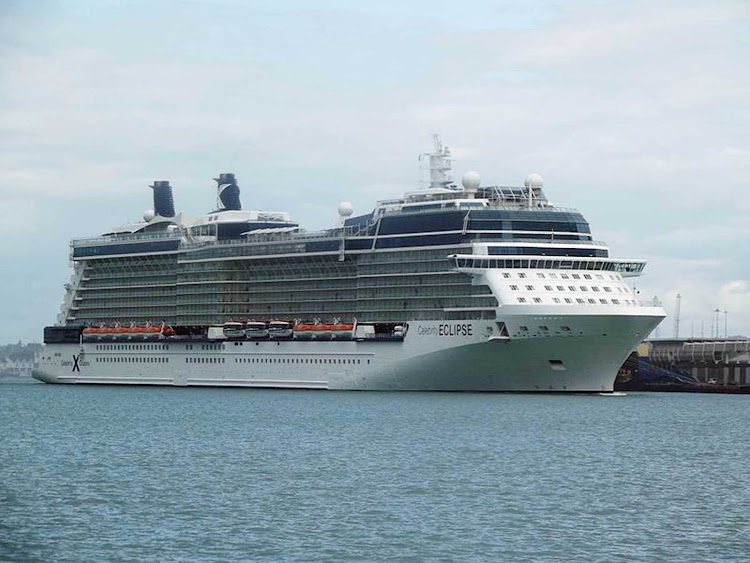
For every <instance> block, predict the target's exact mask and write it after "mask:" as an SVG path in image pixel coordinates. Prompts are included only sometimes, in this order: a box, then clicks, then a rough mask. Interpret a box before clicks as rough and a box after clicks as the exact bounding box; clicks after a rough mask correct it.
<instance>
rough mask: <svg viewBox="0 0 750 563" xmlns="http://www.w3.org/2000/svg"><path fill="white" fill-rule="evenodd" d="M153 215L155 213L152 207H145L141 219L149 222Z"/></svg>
mask: <svg viewBox="0 0 750 563" xmlns="http://www.w3.org/2000/svg"><path fill="white" fill-rule="evenodd" d="M155 216H156V215H155V213H154V210H153V209H147V210H146V211H144V212H143V220H144V221H146V223H150V222H151V221H152V220H153V219H154V217H155Z"/></svg>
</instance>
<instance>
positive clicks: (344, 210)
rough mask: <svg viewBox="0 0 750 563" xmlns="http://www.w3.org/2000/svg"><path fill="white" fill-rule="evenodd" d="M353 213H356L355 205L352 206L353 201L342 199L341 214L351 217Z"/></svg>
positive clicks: (340, 204)
mask: <svg viewBox="0 0 750 563" xmlns="http://www.w3.org/2000/svg"><path fill="white" fill-rule="evenodd" d="M352 213H354V207H352V204H351V203H349V202H348V201H342V202H341V203H339V216H341V217H351V214H352Z"/></svg>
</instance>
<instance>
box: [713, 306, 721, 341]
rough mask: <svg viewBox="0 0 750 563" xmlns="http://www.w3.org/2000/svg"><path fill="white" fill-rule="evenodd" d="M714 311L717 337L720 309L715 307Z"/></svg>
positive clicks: (717, 334) (717, 335) (717, 336)
mask: <svg viewBox="0 0 750 563" xmlns="http://www.w3.org/2000/svg"><path fill="white" fill-rule="evenodd" d="M714 313H716V338H719V313H721V310H720V309H719V308H718V307H716V309H714Z"/></svg>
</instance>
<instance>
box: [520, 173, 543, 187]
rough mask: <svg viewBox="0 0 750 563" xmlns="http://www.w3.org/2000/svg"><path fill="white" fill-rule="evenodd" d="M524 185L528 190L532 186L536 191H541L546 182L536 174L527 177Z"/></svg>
mask: <svg viewBox="0 0 750 563" xmlns="http://www.w3.org/2000/svg"><path fill="white" fill-rule="evenodd" d="M523 185H524V187H526V188H528V187H529V186H531V187H532V188H534V189H539V188H541V187H542V186H544V180H543V179H542V177H541V176H540V175H539V174H537V173H536V172H535V173H533V174H529V175H528V176H526V179H525V180H524V181H523Z"/></svg>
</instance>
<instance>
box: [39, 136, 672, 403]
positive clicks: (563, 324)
mask: <svg viewBox="0 0 750 563" xmlns="http://www.w3.org/2000/svg"><path fill="white" fill-rule="evenodd" d="M422 160H423V162H426V163H427V171H428V172H429V185H428V186H427V187H425V188H423V189H418V190H415V191H413V192H409V193H407V194H405V195H404V196H403V197H402V198H398V199H392V200H385V201H381V202H378V204H377V205H376V206H375V208H374V209H373V211H372V212H370V213H367V214H364V215H358V216H353V213H352V208H351V205H349V204H347V203H346V202H344V203H342V204H341V205H339V217H340V221H339V225H338V226H336V227H334V228H331V229H328V230H324V231H320V232H309V231H306V230H304V229H303V228H302V227H300V225H299V224H298V223H296V222H295V221H293V220H292V219H291V218H290V217H289V215H288V214H287V213H285V212H267V211H245V210H243V209H242V206H241V204H240V191H239V186H238V184H237V181H236V178H235V177H234V175H232V174H221V175H220V176H219V178H217V179H216V181H217V185H218V189H217V209H216V210H215V211H213V212H211V213H209V214H207V215H206V216H204V217H202V218H200V219H194V218H191V217H188V216H186V215H183V214H181V215H177V214H175V212H174V205H173V203H172V202H173V199H172V192H171V186H169V183H168V182H165V181H160V182H155V183H154V185H153V186H152V188H153V189H154V210H153V211H148V212H146V213H145V214H144V220H143V221H142V222H139V223H135V224H133V225H128V226H124V227H120V228H118V229H114V230H112V231H111V232H109V233H107V234H105V235H103V236H101V237H96V238H89V239H80V240H74V241H72V243H71V259H72V262H73V265H74V273H73V277H72V280H71V282H70V283H69V284H68V286H67V290H66V296H65V300H64V303H63V306H62V309H61V313H60V316H59V319H58V326H57V327H56V328H50V329H48V333H49V337H48V338H47V339H46V340H48V348H50V349H52V348H54V347H55V346H75V345H77V346H78V348H77V349H76V350H77V351H78V352H79V354H78V355H80V353H81V351H82V352H83V354H84V357H85V358H88V359H87V360H86V362H85V365H84V364H83V363H82V360H81V359H80V358H79V359H78V360H77V363H76V369H77V370H79V371H75V372H73V371H71V369H72V367H71V366H69V365H66V366H62V362H63V361H68V362H69V360H63V358H64V357H65V354H64V353H61V356H59V358H60V359H59V360H58V364H60V365H59V366H58V365H57V364H55V361H56V360H55V357H54V356H48V358H49V359H48V360H47V362H46V364H47V365H46V366H45V365H43V366H42V368H40V370H39V372H38V377H39V378H40V379H43V380H45V381H75V382H84V381H87V380H86V378H87V377H88V378H89V379H88V381H89V382H92V381H95V382H112V383H122V382H126V383H127V382H133V383H165V384H178V385H190V384H195V385H240V386H244V385H249V386H269V387H277V386H278V387H314V388H356V389H441V390H442V389H444V390H453V389H456V390H458V389H461V390H498V391H502V390H518V391H537V390H540V391H597V392H598V391H610V390H611V389H612V384H613V382H614V378H615V375H616V372H617V368H618V367H619V365H620V363H621V362H622V361H623V360H624V358H625V357H626V356H627V355H628V354H629V352H630V351H631V350H632V348H633V347H634V346H635V345H636V344H638V343H639V342H640V341H641V340H642V339H643V338H644V337H645V336H646V335H647V334H648V333H649V332H650V331H651V330H652V329H653V328H654V327H655V326H656V325H657V324H658V323H659V322H660V321H661V319H662V318H663V317H664V312H663V310H662V309H661V308H658V307H657V308H655V307H650V306H644V305H643V304H641V303H640V302H639V301H638V299H637V297H636V295H634V292H633V290H632V289H631V288H630V287H628V285H627V283H626V279H627V278H628V277H632V276H637V275H640V274H641V272H642V270H643V268H644V266H645V262H644V261H643V260H618V259H613V258H610V257H609V250H608V247H607V245H606V244H604V243H602V242H598V241H595V240H594V239H593V237H592V235H591V232H590V229H589V225H588V223H587V222H586V220H585V219H584V218H583V216H582V215H581V214H580V213H579V212H578V211H576V210H574V209H566V208H560V207H555V206H552V205H551V204H550V203H549V202H548V201H547V199H546V197H545V194H544V190H543V181H542V179H541V177H540V176H539V175H537V174H531V175H530V176H528V177H527V178H526V181H525V182H524V185H523V186H520V187H509V186H481V182H480V178H479V175H478V174H476V173H474V172H468V173H466V174H464V176H463V178H462V182H461V186H457V185H456V184H454V183H453V181H452V180H451V177H450V169H451V155H450V150H449V149H448V148H447V147H444V146H443V145H442V144H441V143H440V142H439V140H438V139H436V141H435V148H434V150H433V152H431V153H427V154H426V155H423V159H422ZM273 323H277V325H276V329H279V330H276V331H275V329H274V327H273V326H272V325H273ZM144 326H149V327H155V326H159V327H169V328H170V330H173V331H174V333H173V334H172V333H170V334H166V333H164V332H163V331H161V330H160V331H159V333H158V335H155V336H153V338H156V339H158V340H154V341H150V342H149V343H145V342H146V341H145V340H138V339H139V338H142V334H143V332H142V334H141V336H139V337H136V336H135V335H134V334H131V333H134V331H135V328H137V327H144ZM84 327H88V329H86V330H84ZM303 327H309V328H307V329H306V328H303ZM342 327H343V328H342ZM109 329H112V332H105V331H107V330H109ZM282 329H283V330H282ZM151 330H152V332H154V334H155V331H153V329H151ZM118 331H119V332H118ZM115 334H121V335H122V336H113V335H115ZM56 339H57V340H69V341H70V343H64V342H59V343H57V344H56V343H54V342H51V341H53V340H56ZM76 339H77V343H73V341H74V340H76ZM134 339H135V340H134ZM141 342H144V343H141ZM130 346H142V347H144V348H142V350H151V348H147V347H151V346H153V347H154V348H153V351H154V352H158V351H159V350H161V353H162V354H163V357H164V359H165V361H158V362H151V361H149V360H146V361H144V362H143V365H141V366H140V367H132V368H130V369H129V368H128V367H127V366H128V365H129V364H130V366H138V365H139V363H138V362H130V361H129V360H127V359H126V360H124V361H119V360H113V361H109V360H107V359H106V358H107V357H109V358H110V359H112V358H114V357H115V356H112V355H110V356H106V354H108V353H109V354H116V353H119V354H121V355H122V354H126V353H135V352H137V351H138V350H139V348H130ZM158 346H167V348H158ZM198 350H200V351H201V352H207V351H211V354H216V356H215V359H216V360H218V361H208V362H205V361H203V360H206V359H207V358H209V356H201V355H200V354H196V355H194V356H193V355H191V353H193V351H195V352H196V353H197V352H198ZM253 352H254V353H256V355H255V356H253V355H252V354H253ZM97 354H100V355H99V356H97ZM264 354H265V355H264ZM269 354H270V355H269ZM274 354H275V355H274ZM70 355H72V354H70V353H69V354H68V356H70ZM122 357H123V358H124V357H126V356H124V355H123V356H122ZM211 357H214V356H211ZM153 358H156V356H153ZM363 360H366V361H365V362H363ZM175 362H176V363H175ZM159 363H161V365H158V364H159ZM193 364H201V367H200V368H199V367H197V366H193ZM55 366H57V367H55ZM176 366H179V369H178V368H177V367H176ZM191 366H192V367H191ZM149 367H153V368H155V369H151V370H149V369H148V368H149ZM53 368H54V369H53ZM82 368H86V369H87V370H88V371H90V374H89V375H87V376H84V374H83V372H82V371H80V370H81V369H82ZM68 372H69V373H68ZM131 372H136V373H131ZM213 372H215V373H213ZM108 374H109V375H108ZM150 377H153V379H150Z"/></svg>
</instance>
